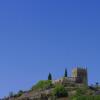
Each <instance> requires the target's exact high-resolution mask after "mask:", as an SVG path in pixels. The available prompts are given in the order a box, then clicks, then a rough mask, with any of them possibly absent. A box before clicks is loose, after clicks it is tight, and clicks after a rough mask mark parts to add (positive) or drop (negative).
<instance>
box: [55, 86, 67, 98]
mask: <svg viewBox="0 0 100 100" xmlns="http://www.w3.org/2000/svg"><path fill="white" fill-rule="evenodd" d="M53 95H54V96H56V97H57V98H59V97H67V96H68V92H67V91H66V90H65V88H64V86H63V85H56V86H55V88H54V90H53Z"/></svg>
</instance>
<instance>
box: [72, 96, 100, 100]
mask: <svg viewBox="0 0 100 100" xmlns="http://www.w3.org/2000/svg"><path fill="white" fill-rule="evenodd" d="M72 100H100V96H78V97H75V98H73V99H72Z"/></svg>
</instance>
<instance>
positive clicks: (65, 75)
mask: <svg viewBox="0 0 100 100" xmlns="http://www.w3.org/2000/svg"><path fill="white" fill-rule="evenodd" d="M64 77H67V69H65V74H64Z"/></svg>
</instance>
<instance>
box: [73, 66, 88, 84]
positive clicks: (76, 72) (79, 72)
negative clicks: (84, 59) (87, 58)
mask: <svg viewBox="0 0 100 100" xmlns="http://www.w3.org/2000/svg"><path fill="white" fill-rule="evenodd" d="M72 77H75V78H77V79H78V81H79V80H80V83H83V84H85V85H87V84H88V76H87V68H79V67H77V68H75V69H73V70H72Z"/></svg>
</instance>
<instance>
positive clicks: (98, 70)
mask: <svg viewBox="0 0 100 100" xmlns="http://www.w3.org/2000/svg"><path fill="white" fill-rule="evenodd" d="M99 60H100V1H99V0H98V1H97V0H95V1H94V0H1V1H0V91H1V92H0V97H3V96H5V95H8V93H9V92H10V91H13V92H17V91H18V90H20V89H22V90H27V89H30V88H31V86H32V85H33V84H35V83H36V82H37V81H38V80H41V79H47V75H48V73H49V72H51V73H52V75H53V78H54V79H56V78H59V77H61V76H63V74H64V69H65V68H67V69H68V71H69V72H68V73H69V76H70V75H71V70H72V68H74V67H76V66H81V67H87V68H88V72H89V83H90V84H91V83H94V82H97V81H98V82H100V77H99V75H100V61H99Z"/></svg>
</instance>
